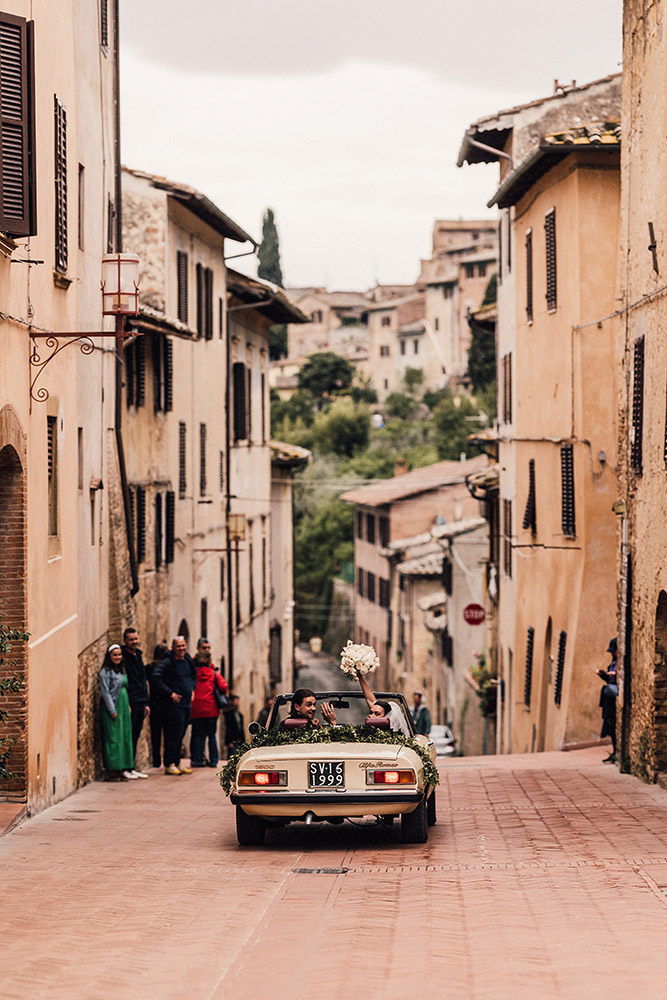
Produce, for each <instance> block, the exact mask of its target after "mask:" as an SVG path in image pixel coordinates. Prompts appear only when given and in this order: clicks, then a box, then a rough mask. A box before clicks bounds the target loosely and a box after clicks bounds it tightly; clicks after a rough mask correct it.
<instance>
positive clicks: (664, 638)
mask: <svg viewBox="0 0 667 1000" xmlns="http://www.w3.org/2000/svg"><path fill="white" fill-rule="evenodd" d="M653 663H654V672H653V738H654V763H655V770H656V771H663V772H667V593H665V591H664V590H661V591H660V596H659V597H658V604H657V606H656V611H655V655H654V659H653Z"/></svg>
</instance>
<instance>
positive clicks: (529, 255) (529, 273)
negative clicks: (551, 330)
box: [526, 229, 533, 323]
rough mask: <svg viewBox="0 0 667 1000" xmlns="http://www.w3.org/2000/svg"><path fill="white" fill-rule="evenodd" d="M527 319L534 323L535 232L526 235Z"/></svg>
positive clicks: (531, 231) (529, 231) (530, 231)
mask: <svg viewBox="0 0 667 1000" xmlns="http://www.w3.org/2000/svg"><path fill="white" fill-rule="evenodd" d="M526 319H527V321H528V322H529V323H532V322H533V230H532V229H529V230H528V232H527V233H526Z"/></svg>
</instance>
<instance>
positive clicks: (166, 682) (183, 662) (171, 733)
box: [153, 635, 197, 774]
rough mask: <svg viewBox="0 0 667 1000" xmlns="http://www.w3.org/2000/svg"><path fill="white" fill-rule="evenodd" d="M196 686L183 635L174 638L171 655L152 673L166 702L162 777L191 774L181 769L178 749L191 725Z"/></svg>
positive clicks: (192, 664) (189, 771)
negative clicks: (191, 705)
mask: <svg viewBox="0 0 667 1000" xmlns="http://www.w3.org/2000/svg"><path fill="white" fill-rule="evenodd" d="M196 683H197V671H196V668H195V665H194V661H193V659H192V657H191V656H190V654H189V653H188V651H187V645H186V642H185V639H184V638H183V636H182V635H177V636H176V638H175V639H174V641H173V642H172V644H171V651H170V652H169V653H167V655H166V656H165V658H164V660H162V662H161V663H158V665H157V667H156V668H155V670H154V671H153V684H154V686H155V687H156V689H157V690H158V691H160V692H161V693H162V694H163V695H164V696H165V698H166V699H167V716H166V720H165V727H164V765H165V767H164V773H165V774H192V768H190V767H185V766H181V746H182V743H183V737H184V735H185V730H186V729H187V728H188V723H189V722H190V704H191V702H192V693H193V691H194V689H195V685H196Z"/></svg>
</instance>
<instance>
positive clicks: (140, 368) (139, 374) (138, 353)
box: [134, 336, 146, 406]
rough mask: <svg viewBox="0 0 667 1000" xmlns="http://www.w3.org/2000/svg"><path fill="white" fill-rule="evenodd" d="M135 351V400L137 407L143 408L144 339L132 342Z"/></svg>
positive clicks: (144, 391) (144, 374) (144, 398)
mask: <svg viewBox="0 0 667 1000" xmlns="http://www.w3.org/2000/svg"><path fill="white" fill-rule="evenodd" d="M134 350H135V374H136V380H137V382H136V389H135V394H134V396H135V400H136V404H137V406H143V405H144V404H145V402H146V340H145V337H143V336H142V337H137V339H136V340H135V342H134Z"/></svg>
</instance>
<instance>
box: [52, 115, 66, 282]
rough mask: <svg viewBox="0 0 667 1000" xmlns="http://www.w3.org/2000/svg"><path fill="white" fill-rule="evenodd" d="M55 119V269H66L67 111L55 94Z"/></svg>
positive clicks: (62, 272) (62, 270)
mask: <svg viewBox="0 0 667 1000" xmlns="http://www.w3.org/2000/svg"><path fill="white" fill-rule="evenodd" d="M53 105H54V120H55V142H54V150H55V162H54V172H55V185H56V220H55V221H56V229H55V236H56V240H55V269H56V271H59V272H60V273H61V274H64V273H65V272H66V271H67V263H68V253H67V112H66V111H65V106H64V105H63V104H62V103H61V101H60V100H59V99H58V97H57V96H55V95H54V98H53Z"/></svg>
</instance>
